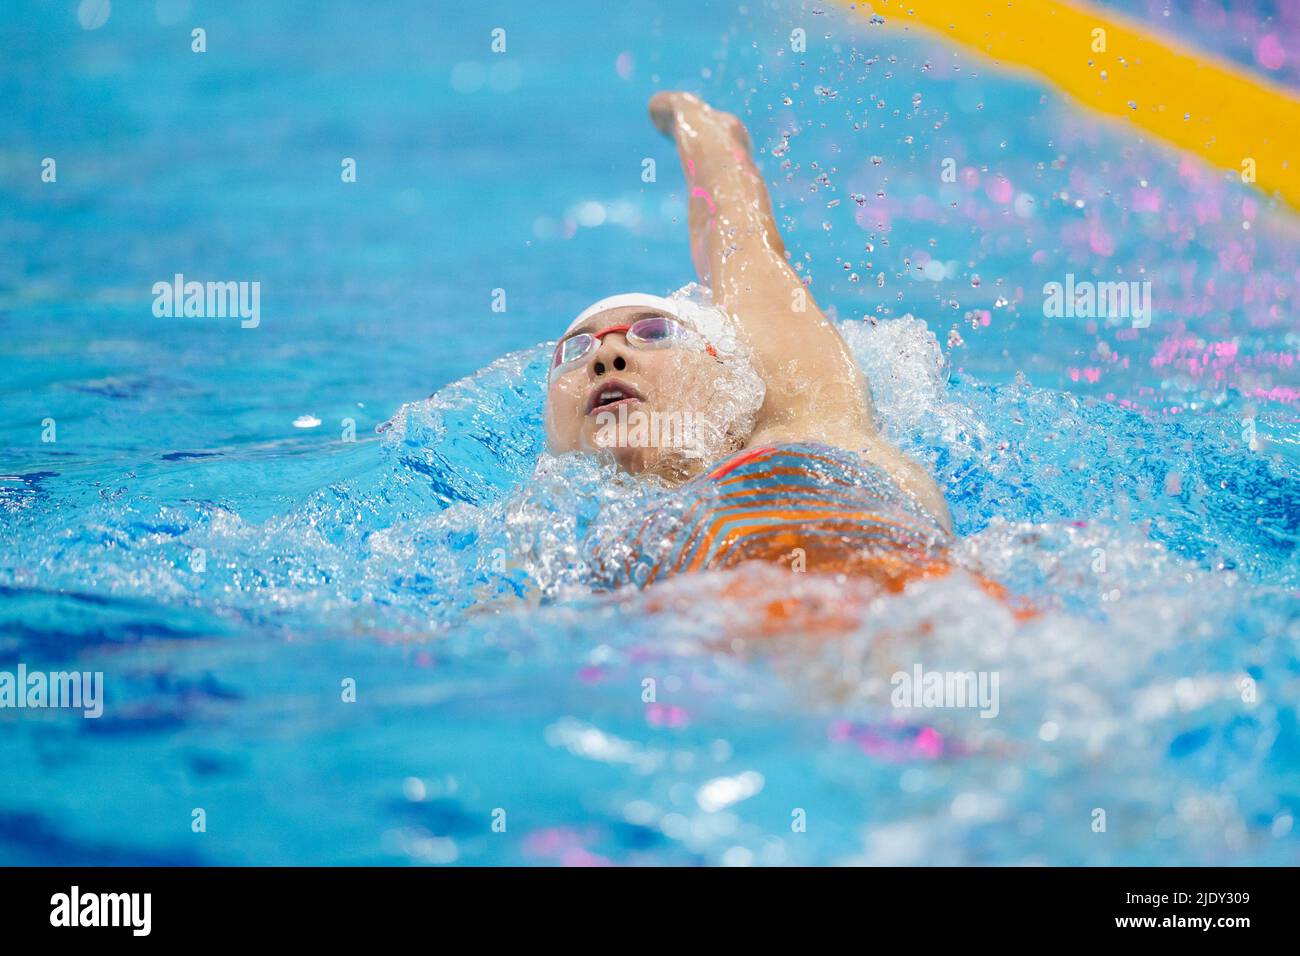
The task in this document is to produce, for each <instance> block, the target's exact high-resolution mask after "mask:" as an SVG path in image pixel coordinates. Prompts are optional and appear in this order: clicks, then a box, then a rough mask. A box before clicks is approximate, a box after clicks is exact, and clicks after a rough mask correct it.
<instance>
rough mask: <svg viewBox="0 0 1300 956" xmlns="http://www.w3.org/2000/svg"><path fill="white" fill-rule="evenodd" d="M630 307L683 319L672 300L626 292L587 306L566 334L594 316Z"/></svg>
mask: <svg viewBox="0 0 1300 956" xmlns="http://www.w3.org/2000/svg"><path fill="white" fill-rule="evenodd" d="M629 305H640V306H644V307H645V308H647V309H654V310H655V311H656V312H663V313H665V314H667V315H671V316H672V317H673V318H674V319H680V318H682V313H681V310H680V309H679V308H678V307H677V303H676V302H674V301H672V300H671V299H665V298H664V297H663V296H661V295H651V294H650V293H649V292H624V293H622V294H621V295H611V296H607V297H606V298H604V299H601V300H600V301H598V302H593V303H592V304H591V305H589V306H587V307H586V308H585V309H583V310H582V311H581V312H580V313H579V314H578V317H577V318H576V319H574V320H573V321H572V322H570V323H569V327H568V328H567V329H565V330H564V334H565V335H568V334H569V333H570V332H572V331H573V330H574V329H576V328H577V327H578V326H580V325H581V324H582V323H583V322H586V321H587V320H588V319H589V318H591V317H592V316H593V315H600V313H602V312H608V311H609V310H610V309H623V308H626V307H627V306H629Z"/></svg>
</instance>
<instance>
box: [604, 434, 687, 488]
mask: <svg viewBox="0 0 1300 956" xmlns="http://www.w3.org/2000/svg"><path fill="white" fill-rule="evenodd" d="M583 451H585V452H586V453H588V454H594V455H609V456H611V457H612V458H613V459H614V464H615V465H617V466H618V470H619V471H621V472H623V473H624V474H628V475H632V476H634V477H637V478H658V479H660V480H662V481H664V482H666V483H667V484H670V485H679V484H682V483H683V482H686V481H689V480H690V479H692V478H694V477H695V476H696V475H698V474H700V472H702V471H703V470H704V462H702V461H701V460H700V459H698V458H694V457H690V456H687V455H684V454H682V453H681V452H680V451H678V450H677V449H670V448H636V447H629V446H609V447H601V446H600V445H598V444H595V443H591V444H587V445H586V447H584V448H583Z"/></svg>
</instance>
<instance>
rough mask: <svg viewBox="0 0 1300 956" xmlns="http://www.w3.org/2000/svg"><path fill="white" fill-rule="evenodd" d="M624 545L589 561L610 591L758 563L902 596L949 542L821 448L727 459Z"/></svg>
mask: <svg viewBox="0 0 1300 956" xmlns="http://www.w3.org/2000/svg"><path fill="white" fill-rule="evenodd" d="M624 540H626V541H627V546H626V547H619V548H618V549H617V551H618V554H612V553H611V554H606V555H604V556H603V557H601V558H598V559H597V560H596V562H595V563H596V565H597V567H598V569H599V570H600V572H601V574H602V576H603V577H605V578H607V579H608V580H609V583H610V584H612V585H614V586H618V585H621V584H627V583H635V584H637V585H639V586H645V585H648V584H651V583H653V582H654V581H657V580H660V579H663V578H666V577H670V576H672V575H676V574H685V573H690V572H693V571H702V570H710V569H720V568H730V567H734V566H735V565H737V564H740V563H741V562H743V561H754V560H761V561H768V562H776V563H783V564H786V565H789V566H790V567H792V568H793V569H795V570H802V571H809V572H823V573H825V572H829V573H843V574H852V575H859V576H865V577H871V578H873V579H875V580H877V581H879V582H880V583H881V584H883V585H885V586H886V587H887V588H889V589H891V590H901V589H902V588H903V586H904V585H906V584H907V582H908V581H910V580H913V579H915V578H918V577H929V576H933V575H938V574H944V573H946V572H947V571H948V570H950V568H951V566H950V564H949V563H948V561H947V558H946V552H947V547H948V545H949V544H950V543H951V540H952V539H951V537H950V535H949V534H948V533H947V532H946V531H944V530H943V529H942V528H941V527H940V526H939V524H938V523H937V522H936V521H935V519H934V518H933V517H931V516H930V515H929V514H928V513H927V512H926V511H925V510H924V509H923V508H921V506H920V505H919V504H918V503H917V502H916V501H915V500H914V499H913V498H912V497H911V496H910V495H908V494H907V493H906V492H904V491H902V490H901V489H900V488H899V487H898V485H897V484H896V483H895V482H894V480H893V479H892V478H890V477H889V475H887V474H886V473H885V472H884V471H882V470H881V469H879V468H877V467H875V466H873V465H869V464H867V463H866V462H864V461H863V460H862V458H861V457H860V456H859V455H856V454H854V453H853V452H849V451H844V450H842V449H838V448H831V447H829V446H826V445H819V444H804V443H800V444H783V445H779V446H774V447H766V448H751V449H746V450H745V451H742V452H740V453H739V454H736V455H733V456H732V457H730V458H728V459H727V460H725V461H723V462H722V463H721V464H719V465H717V466H716V467H715V468H713V469H712V470H711V471H709V472H707V473H706V474H704V475H701V476H699V477H697V478H695V479H693V480H691V481H690V482H688V483H687V484H685V485H684V486H683V487H682V488H681V489H679V490H678V492H677V493H676V494H674V495H672V496H671V497H670V498H669V500H667V501H665V502H662V503H660V504H659V505H657V506H655V507H654V508H652V509H651V510H650V512H649V513H648V514H647V515H645V516H644V518H643V519H642V520H641V521H640V523H639V526H638V527H636V530H635V531H634V532H633V534H632V535H631V536H630V539H624Z"/></svg>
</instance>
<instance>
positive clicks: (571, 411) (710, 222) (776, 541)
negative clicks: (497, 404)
mask: <svg viewBox="0 0 1300 956" xmlns="http://www.w3.org/2000/svg"><path fill="white" fill-rule="evenodd" d="M650 115H651V118H652V119H653V121H654V123H655V125H656V126H657V127H658V128H659V130H660V131H661V132H663V133H664V134H665V135H666V136H669V137H671V138H673V139H675V140H676V143H677V148H678V152H679V155H680V158H681V162H682V168H683V170H684V172H685V176H686V183H687V187H688V191H689V197H690V198H689V206H688V219H689V229H690V238H691V251H692V258H693V261H694V263H695V268H696V272H697V273H698V275H699V279H700V281H701V283H703V285H704V286H706V287H707V288H709V289H710V290H711V291H712V303H711V305H712V307H710V306H709V304H708V303H701V302H700V301H699V298H698V296H690V295H682V294H678V295H676V296H674V297H672V298H661V297H658V296H653V295H646V294H640V293H631V294H626V295H619V296H614V297H612V298H607V299H602V300H600V301H598V302H596V303H595V304H593V305H592V306H590V307H589V308H587V309H586V310H584V311H583V312H582V313H581V314H580V315H579V316H578V317H577V318H576V319H575V320H574V321H573V322H572V323H571V324H570V326H569V328H568V329H567V330H566V332H565V333H564V335H563V337H562V338H561V339H560V341H559V343H558V344H557V346H556V349H555V353H554V356H553V359H552V363H551V371H550V376H549V382H548V393H547V401H546V413H545V420H546V429H547V438H548V443H549V445H550V448H551V450H552V451H553V452H557V453H558V452H568V451H595V450H598V449H602V448H603V449H608V450H609V451H611V452H612V453H613V455H614V458H615V459H616V461H617V462H618V465H619V467H620V468H621V469H622V470H624V471H627V472H630V473H632V474H642V475H655V476H658V477H659V478H660V479H663V480H664V481H666V482H668V483H669V484H672V485H680V486H682V487H681V493H680V494H678V495H674V496H672V499H671V500H670V501H668V502H665V503H664V504H662V505H660V506H657V507H654V508H652V509H651V510H650V511H649V512H648V513H646V514H644V515H638V516H637V520H636V522H635V524H636V526H635V527H634V528H632V529H629V530H628V532H627V533H626V534H624V535H622V537H621V538H620V539H619V540H620V541H621V542H622V544H621V545H620V546H618V547H609V546H605V547H603V548H602V549H600V553H598V554H597V555H595V556H594V557H593V561H594V563H595V564H596V565H597V566H598V568H599V569H600V571H601V572H602V574H603V575H604V576H605V577H606V578H608V579H609V580H610V582H611V583H614V584H618V583H625V582H629V581H630V582H633V583H636V584H638V585H645V584H648V583H650V582H652V581H655V580H658V579H660V578H663V577H666V576H669V575H672V574H678V573H683V572H691V571H701V570H707V569H716V568H725V567H731V566H733V565H736V564H739V563H740V562H743V561H749V560H764V561H777V562H784V563H787V564H790V565H791V566H792V567H794V568H795V569H797V570H807V571H825V572H833V573H843V574H852V575H855V576H866V577H870V578H873V579H875V580H877V581H878V582H880V583H881V584H883V585H885V586H887V587H889V588H891V589H898V588H901V587H903V586H904V585H905V584H906V583H907V582H908V581H909V580H911V579H914V578H916V577H924V576H929V575H933V574H940V573H946V572H947V571H948V570H949V568H950V565H949V564H948V561H947V558H946V552H947V548H948V545H949V544H950V543H951V519H950V517H949V514H948V507H947V504H946V502H945V501H944V497H943V494H942V493H941V492H940V490H939V488H938V486H937V485H936V484H935V482H934V480H933V479H932V478H931V477H930V475H929V474H927V473H926V471H925V469H924V468H922V467H921V466H920V465H919V464H918V463H916V462H915V461H913V460H911V459H910V458H908V457H907V456H906V455H904V454H903V452H902V451H900V450H899V449H898V448H896V447H895V446H894V445H892V444H891V443H890V442H888V441H887V440H886V439H885V438H884V437H883V436H882V435H881V434H880V432H879V431H878V429H877V427H876V423H875V417H874V409H873V408H872V405H871V400H870V397H869V395H870V393H869V391H868V384H867V382H866V380H865V378H864V376H863V374H862V372H861V370H860V369H859V368H858V366H857V363H856V362H855V361H854V358H853V355H852V354H851V352H850V350H849V348H848V346H847V344H846V343H845V342H844V340H843V339H842V338H841V337H840V335H839V333H838V332H837V331H836V329H835V327H834V325H833V324H832V323H831V322H830V321H829V320H828V319H827V318H826V316H825V315H823V314H822V312H821V310H820V309H818V307H817V305H816V303H815V302H814V301H813V299H812V296H811V294H810V293H809V292H808V290H807V288H806V287H805V285H804V283H803V282H801V281H800V279H799V277H798V275H796V273H795V271H794V270H793V269H792V268H791V267H790V264H789V263H788V262H787V261H786V254H785V247H784V244H783V243H782V241H781V235H780V233H779V232H778V230H777V226H776V223H775V221H774V220H773V216H772V207H771V202H770V200H769V197H768V194H767V189H766V187H765V185H764V183H763V180H762V177H761V175H760V174H759V172H758V169H757V168H756V166H755V164H754V160H753V156H752V154H751V147H750V144H749V138H748V135H747V133H746V130H745V127H744V125H743V124H742V123H741V121H740V120H739V119H738V118H737V117H735V116H733V115H731V114H729V113H724V112H721V111H718V110H714V109H712V108H711V107H710V106H708V104H706V103H704V102H703V101H701V100H700V99H698V98H697V97H695V96H693V95H691V94H688V93H678V92H665V93H659V94H656V95H655V96H654V97H653V98H652V99H651V100H650ZM665 435H667V438H665Z"/></svg>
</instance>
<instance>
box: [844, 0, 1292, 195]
mask: <svg viewBox="0 0 1300 956" xmlns="http://www.w3.org/2000/svg"><path fill="white" fill-rule="evenodd" d="M841 2H848V0H841ZM855 9H856V12H858V13H859V14H861V15H863V16H870V15H871V14H872V13H873V12H874V13H876V14H878V15H880V16H881V17H883V18H884V20H885V24H886V26H893V27H907V26H910V25H912V24H916V25H918V26H923V27H926V28H928V29H930V30H933V31H935V32H937V33H940V34H942V35H943V36H945V37H947V38H948V39H949V40H951V41H952V42H954V43H959V44H961V45H962V46H965V47H968V48H970V49H972V50H976V51H978V52H980V53H982V54H984V55H985V56H988V57H990V58H992V59H993V60H994V61H995V62H997V63H998V64H1000V65H1004V66H1012V67H1019V68H1022V69H1027V70H1031V71H1033V72H1035V73H1038V74H1040V75H1041V76H1043V77H1045V78H1046V79H1048V80H1050V81H1051V82H1052V83H1053V84H1054V85H1055V86H1057V87H1058V88H1060V89H1061V90H1063V91H1064V92H1066V93H1068V94H1069V95H1070V96H1071V97H1073V98H1074V99H1075V100H1076V101H1078V102H1079V103H1081V104H1083V105H1084V106H1088V107H1091V108H1092V109H1095V110H1098V111H1099V112H1102V113H1107V114H1110V115H1111V116H1116V117H1122V118H1124V119H1127V120H1128V121H1130V122H1131V123H1133V124H1134V125H1135V126H1138V127H1141V128H1142V129H1144V130H1146V131H1148V132H1150V133H1152V134H1154V135H1156V136H1158V137H1160V138H1161V139H1163V140H1165V141H1166V142H1168V143H1171V144H1173V145H1174V146H1178V147H1180V148H1181V149H1185V150H1188V151H1189V152H1193V153H1196V154H1197V155H1199V156H1201V157H1202V158H1204V159H1205V160H1206V161H1208V162H1210V163H1211V164H1213V165H1214V166H1217V167H1219V168H1221V169H1230V170H1233V171H1234V172H1235V173H1237V174H1238V175H1239V176H1241V177H1242V179H1243V181H1245V182H1254V183H1255V184H1256V185H1257V186H1258V187H1259V188H1260V189H1263V190H1264V191H1265V192H1269V193H1277V194H1278V195H1280V196H1281V197H1283V198H1284V199H1285V200H1286V201H1287V202H1289V203H1290V204H1291V206H1292V207H1293V208H1295V209H1297V210H1300V99H1297V98H1296V97H1295V96H1293V95H1292V94H1290V93H1288V92H1287V91H1285V90H1283V89H1282V88H1281V87H1279V86H1277V85H1274V84H1272V83H1269V82H1268V81H1266V80H1263V79H1261V78H1259V77H1256V76H1253V75H1251V74H1249V73H1248V72H1246V71H1245V70H1242V69H1240V68H1238V67H1237V66H1235V65H1232V64H1229V63H1227V62H1226V61H1223V60H1221V59H1219V58H1217V57H1213V56H1211V55H1209V54H1207V53H1204V52H1201V51H1193V50H1191V49H1190V48H1186V47H1182V46H1180V45H1179V44H1178V43H1177V42H1176V41H1174V40H1172V39H1170V38H1169V37H1165V36H1157V35H1156V34H1155V33H1153V32H1150V31H1147V30H1146V29H1144V28H1143V27H1142V26H1140V25H1139V24H1137V23H1134V22H1133V21H1130V20H1127V19H1123V18H1121V17H1120V16H1118V15H1116V14H1115V13H1113V12H1111V11H1101V10H1098V9H1096V8H1093V7H1090V6H1087V5H1085V4H1083V3H1080V2H1070V3H1066V2H1062V0H871V3H870V5H868V4H865V3H862V2H859V3H857V4H856V6H855Z"/></svg>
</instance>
